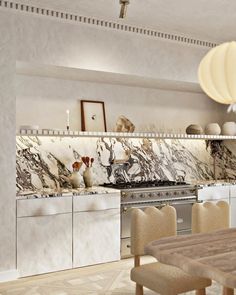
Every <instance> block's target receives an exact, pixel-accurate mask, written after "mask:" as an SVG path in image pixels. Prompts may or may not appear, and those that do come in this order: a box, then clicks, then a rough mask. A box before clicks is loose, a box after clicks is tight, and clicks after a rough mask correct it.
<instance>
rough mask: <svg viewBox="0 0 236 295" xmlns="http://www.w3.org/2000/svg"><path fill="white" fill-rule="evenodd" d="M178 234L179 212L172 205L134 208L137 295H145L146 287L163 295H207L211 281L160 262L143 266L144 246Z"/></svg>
mask: <svg viewBox="0 0 236 295" xmlns="http://www.w3.org/2000/svg"><path fill="white" fill-rule="evenodd" d="M173 235H176V211H175V208H173V207H171V206H165V207H163V208H162V209H161V210H159V209H157V208H155V207H148V208H146V209H145V210H144V211H142V210H140V209H133V211H132V217H131V253H132V254H133V255H134V259H135V267H134V268H133V269H132V270H131V280H132V281H134V282H136V295H143V286H144V287H146V288H148V289H151V290H153V291H155V292H157V293H159V294H161V295H177V294H181V293H184V292H188V291H192V290H197V291H196V294H198V295H204V294H205V288H206V287H208V286H210V285H211V281H210V280H208V279H204V278H198V277H193V276H190V275H188V274H186V273H185V272H183V271H182V270H180V269H179V268H176V267H174V266H169V265H166V264H162V263H159V262H155V263H149V264H144V265H140V256H141V255H144V247H145V245H146V244H148V243H149V242H151V241H153V240H157V239H160V238H162V237H168V236H173Z"/></svg>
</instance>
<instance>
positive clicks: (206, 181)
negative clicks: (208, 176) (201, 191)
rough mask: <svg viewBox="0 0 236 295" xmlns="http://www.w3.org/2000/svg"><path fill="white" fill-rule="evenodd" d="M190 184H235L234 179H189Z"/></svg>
mask: <svg viewBox="0 0 236 295" xmlns="http://www.w3.org/2000/svg"><path fill="white" fill-rule="evenodd" d="M191 184H192V185H196V186H198V187H205V186H222V185H223V186H224V185H236V180H233V179H230V180H229V179H219V180H198V181H191Z"/></svg>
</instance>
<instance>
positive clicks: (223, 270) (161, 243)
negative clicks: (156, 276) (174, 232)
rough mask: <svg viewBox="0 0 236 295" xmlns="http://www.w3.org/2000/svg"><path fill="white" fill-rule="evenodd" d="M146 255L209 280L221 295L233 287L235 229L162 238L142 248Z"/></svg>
mask: <svg viewBox="0 0 236 295" xmlns="http://www.w3.org/2000/svg"><path fill="white" fill-rule="evenodd" d="M145 252H146V254H148V255H152V256H154V257H155V258H156V259H157V260H158V261H160V262H162V263H165V264H169V265H173V266H176V267H178V268H180V269H182V270H183V271H185V272H186V273H188V274H190V275H195V276H199V277H204V278H209V279H212V280H214V281H216V282H218V283H219V284H221V285H222V286H223V294H224V295H232V294H234V288H236V228H230V229H224V230H217V231H213V232H210V233H203V234H189V235H183V236H181V235H180V236H174V237H168V238H162V239H159V240H156V241H153V242H151V243H149V244H148V245H147V246H146V247H145Z"/></svg>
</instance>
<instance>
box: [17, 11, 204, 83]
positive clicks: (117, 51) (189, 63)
mask: <svg viewBox="0 0 236 295" xmlns="http://www.w3.org/2000/svg"><path fill="white" fill-rule="evenodd" d="M15 26H16V32H17V34H16V35H17V44H18V46H17V59H18V60H25V61H32V62H35V61H37V62H41V63H45V64H52V65H61V66H68V67H74V68H76V67H77V68H85V69H92V70H100V71H108V72H115V73H124V74H135V75H140V76H147V77H156V78H164V79H170V80H171V79H173V80H180V81H190V82H195V81H197V67H198V64H199V62H200V60H201V58H202V57H203V56H204V54H205V53H206V52H207V51H208V50H209V48H205V47H200V46H193V45H188V44H183V43H175V42H172V41H167V40H165V41H164V40H161V39H157V38H152V37H144V36H141V35H138V34H135V33H129V32H123V31H117V30H112V29H110V30H109V29H104V28H101V27H97V26H95V25H94V26H92V25H82V24H75V23H73V22H68V23H66V22H63V21H58V20H55V19H53V20H52V19H50V18H49V17H47V18H46V17H39V16H35V17H32V16H31V14H19V15H18V16H17V20H16V25H15Z"/></svg>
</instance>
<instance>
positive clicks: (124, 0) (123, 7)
mask: <svg viewBox="0 0 236 295" xmlns="http://www.w3.org/2000/svg"><path fill="white" fill-rule="evenodd" d="M120 5H121V8H120V16H119V17H120V18H125V16H126V12H127V7H128V5H129V0H120Z"/></svg>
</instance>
